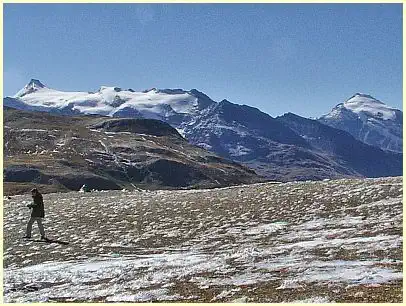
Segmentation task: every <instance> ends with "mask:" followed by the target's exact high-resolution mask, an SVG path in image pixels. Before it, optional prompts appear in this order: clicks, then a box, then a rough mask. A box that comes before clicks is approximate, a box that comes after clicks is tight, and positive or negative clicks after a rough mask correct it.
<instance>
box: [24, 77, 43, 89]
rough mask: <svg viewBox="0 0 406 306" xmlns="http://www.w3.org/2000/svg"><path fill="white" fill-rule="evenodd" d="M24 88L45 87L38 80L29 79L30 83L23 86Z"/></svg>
mask: <svg viewBox="0 0 406 306" xmlns="http://www.w3.org/2000/svg"><path fill="white" fill-rule="evenodd" d="M25 86H26V87H31V88H44V87H45V85H44V84H42V83H41V81H40V80H37V79H31V81H30V82H29V83H28V84H27V85H25Z"/></svg>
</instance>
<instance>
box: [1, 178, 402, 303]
mask: <svg viewBox="0 0 406 306" xmlns="http://www.w3.org/2000/svg"><path fill="white" fill-rule="evenodd" d="M402 192H403V187H402V178H401V177H397V178H379V179H342V180H336V181H323V182H321V181H318V182H290V183H284V184H272V183H262V184H252V185H244V186H234V187H228V188H220V189H218V188H216V189H210V190H175V191H173V190H172V191H169V190H155V191H144V192H138V191H131V192H128V191H127V192H123V191H108V192H92V193H79V192H70V193H54V194H46V195H44V201H45V205H46V206H45V207H46V214H47V218H46V220H45V223H44V224H45V230H46V233H47V235H48V237H50V238H52V239H57V240H59V241H63V242H68V243H69V244H68V245H58V244H47V243H41V242H36V241H26V240H23V239H21V237H22V236H23V235H24V231H25V222H24V221H26V220H28V217H29V210H28V209H27V207H26V206H25V205H26V204H28V203H29V202H30V201H31V199H30V196H29V195H18V196H13V197H11V199H5V200H4V204H3V206H4V208H3V209H4V238H3V239H4V240H3V241H4V242H3V243H4V254H3V258H4V259H3V260H4V301H5V302H7V303H16V302H17V303H29V302H31V303H32V302H35V303H38V302H153V301H158V302H169V301H177V302H240V303H241V302H259V303H260V302H263V303H280V302H289V303H304V302H310V303H311V302H313V303H317V302H322V303H329V302H347V303H365V302H369V303H373V302H375V303H384V302H386V303H389V302H396V303H401V302H402V299H403V293H402V284H403V271H402V263H403V261H402V260H403V256H402V245H403V238H402V236H403V234H402V220H403V214H402ZM112 204H114V205H112ZM33 230H34V231H33V233H34V239H38V238H39V233H38V230H37V228H36V227H34V228H33Z"/></svg>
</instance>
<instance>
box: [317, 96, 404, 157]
mask: <svg viewBox="0 0 406 306" xmlns="http://www.w3.org/2000/svg"><path fill="white" fill-rule="evenodd" d="M319 121H320V122H321V123H323V124H327V125H329V126H332V127H334V128H338V129H341V130H344V131H347V132H348V133H350V134H351V135H353V136H354V137H355V138H356V139H359V140H361V141H363V142H364V143H367V144H370V145H373V146H376V147H379V148H381V149H383V150H390V151H394V152H402V146H403V137H402V131H403V113H402V111H400V110H398V109H395V108H392V107H389V106H388V105H386V104H385V103H383V102H381V101H379V100H377V99H375V98H374V97H372V96H370V95H366V94H361V93H357V94H355V95H354V96H352V97H351V98H350V99H348V100H347V101H345V102H344V103H340V104H338V105H337V106H336V107H334V108H333V110H332V111H331V112H330V113H328V114H327V115H324V116H322V117H321V118H319Z"/></svg>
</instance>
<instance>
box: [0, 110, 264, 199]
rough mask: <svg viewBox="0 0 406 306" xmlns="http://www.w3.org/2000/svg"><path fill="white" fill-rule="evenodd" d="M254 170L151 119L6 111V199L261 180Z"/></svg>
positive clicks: (230, 183) (208, 185) (213, 185)
mask: <svg viewBox="0 0 406 306" xmlns="http://www.w3.org/2000/svg"><path fill="white" fill-rule="evenodd" d="M261 180H263V179H261V178H259V177H258V176H257V175H256V174H255V172H253V171H252V170H250V169H248V168H246V167H244V166H241V165H239V164H237V163H235V162H233V161H230V160H226V159H224V158H221V157H219V156H217V155H215V154H213V153H210V152H208V151H206V150H204V149H202V148H199V147H196V146H193V145H191V144H189V143H188V142H187V141H186V140H185V139H184V138H183V137H182V136H181V135H180V134H179V133H178V132H177V131H176V130H175V129H174V128H172V127H171V126H170V125H169V124H167V123H164V122H162V121H158V120H151V119H125V118H109V117H102V116H98V115H91V116H80V117H68V116H57V115H51V114H48V113H43V112H28V111H20V110H16V109H12V108H7V107H6V108H4V182H5V184H4V188H5V193H6V194H8V193H14V192H21V191H27V189H29V188H31V186H32V184H31V182H32V183H35V184H36V185H37V184H39V185H43V186H42V187H43V189H42V190H45V191H56V190H78V189H79V188H80V187H81V186H82V185H83V184H87V185H88V186H89V187H90V188H95V189H122V188H132V189H133V188H134V186H139V187H140V186H141V187H148V188H154V187H155V188H156V187H158V186H159V187H173V188H174V187H215V186H227V185H232V184H241V183H250V182H258V181H261Z"/></svg>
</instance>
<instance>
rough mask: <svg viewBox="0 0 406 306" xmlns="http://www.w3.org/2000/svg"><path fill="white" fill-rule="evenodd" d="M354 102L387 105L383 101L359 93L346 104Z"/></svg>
mask: <svg viewBox="0 0 406 306" xmlns="http://www.w3.org/2000/svg"><path fill="white" fill-rule="evenodd" d="M352 102H356V103H378V104H385V103H383V102H382V101H379V100H378V99H376V98H374V97H373V96H371V95H368V94H365V93H359V92H357V93H356V94H354V95H353V96H351V98H349V99H348V100H347V101H346V102H345V104H348V103H352Z"/></svg>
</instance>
